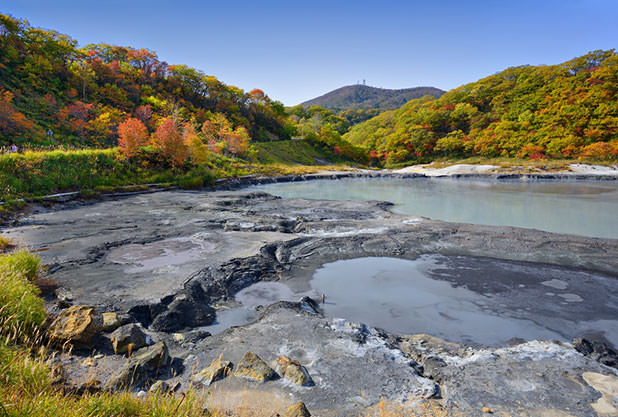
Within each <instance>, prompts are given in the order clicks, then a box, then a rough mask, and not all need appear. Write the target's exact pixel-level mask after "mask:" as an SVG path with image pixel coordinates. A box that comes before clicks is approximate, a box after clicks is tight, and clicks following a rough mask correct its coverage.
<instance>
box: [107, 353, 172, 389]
mask: <svg viewBox="0 0 618 417" xmlns="http://www.w3.org/2000/svg"><path fill="white" fill-rule="evenodd" d="M170 363H171V358H170V356H169V353H168V351H167V346H166V345H165V343H164V342H158V343H155V344H154V345H152V346H148V347H144V348H141V349H139V350H138V351H137V352H134V353H133V355H131V357H130V359H129V360H128V361H127V363H126V364H125V365H124V366H123V367H122V368H121V369H120V370H119V371H118V372H117V373H116V374H114V375H113V376H112V377H111V379H110V380H109V381H108V384H107V385H108V387H109V388H115V389H123V388H130V387H134V386H143V385H144V384H145V383H147V382H148V381H149V380H151V379H154V378H155V377H156V376H157V374H159V373H161V371H162V370H163V369H164V368H166V367H167V366H169V365H170Z"/></svg>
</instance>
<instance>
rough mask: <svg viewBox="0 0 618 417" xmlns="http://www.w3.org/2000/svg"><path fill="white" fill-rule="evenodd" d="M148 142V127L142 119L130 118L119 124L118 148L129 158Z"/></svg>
mask: <svg viewBox="0 0 618 417" xmlns="http://www.w3.org/2000/svg"><path fill="white" fill-rule="evenodd" d="M147 143H148V129H146V126H145V125H144V123H142V121H141V120H139V119H135V118H129V119H127V120H125V121H124V122H122V123H120V124H119V125H118V148H119V149H120V150H121V151H122V153H124V155H125V156H126V157H127V158H128V157H130V156H132V155H135V154H136V153H137V151H138V150H139V148H140V146H144V145H146V144H147Z"/></svg>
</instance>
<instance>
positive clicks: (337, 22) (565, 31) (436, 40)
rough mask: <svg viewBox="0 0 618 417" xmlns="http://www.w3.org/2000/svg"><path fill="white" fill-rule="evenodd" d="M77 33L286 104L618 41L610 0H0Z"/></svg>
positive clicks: (617, 14) (617, 13) (445, 79)
mask: <svg viewBox="0 0 618 417" xmlns="http://www.w3.org/2000/svg"><path fill="white" fill-rule="evenodd" d="M0 12H2V13H9V14H12V15H13V16H15V17H19V18H25V19H27V20H29V21H30V23H31V24H32V25H34V26H38V27H43V28H47V29H55V30H58V31H60V32H63V33H66V34H68V35H70V36H72V37H73V38H74V39H76V40H77V41H78V42H79V44H80V45H86V44H88V43H93V42H104V43H109V44H116V45H129V46H133V47H137V48H148V49H152V50H154V51H156V52H157V53H158V55H159V58H161V59H162V60H165V61H167V62H168V63H170V64H187V65H189V66H192V67H195V68H199V69H201V70H203V71H204V72H205V73H207V74H210V75H214V76H216V77H217V78H219V79H220V80H222V81H223V82H225V83H227V84H233V85H236V86H238V87H240V88H243V89H245V90H250V89H252V88H256V87H257V88H261V89H263V90H264V91H265V92H266V93H267V94H268V95H269V96H270V97H271V98H274V99H277V100H281V101H282V102H283V103H285V104H286V105H294V104H298V103H300V102H302V101H304V100H307V99H310V98H313V97H315V96H318V95H321V94H323V93H325V92H328V91H330V90H333V89H335V88H338V87H341V86H344V85H349V84H354V83H356V82H357V81H358V80H363V79H365V80H367V85H373V86H376V87H384V88H405V87H414V86H435V87H439V88H442V89H445V90H448V89H451V88H454V87H457V86H459V85H462V84H465V83H468V82H472V81H476V80H477V79H479V78H482V77H485V76H487V75H491V74H493V73H495V72H498V71H500V70H502V69H505V68H507V67H510V66H515V65H522V64H532V65H538V64H556V63H559V62H563V61H566V60H568V59H571V58H573V57H576V56H580V55H583V54H585V53H586V52H589V51H591V50H596V49H612V48H615V47H618V0H536V1H531V0H494V1H491V0H484V1H482V0H457V1H451V0H446V1H439V0H434V1H413V0H409V1H390V0H373V1H365V0H355V1H337V0H330V1H323V0H310V1H293V0H288V1H279V0H259V1H258V0H255V1H235V0H219V1H210V0H203V1H198V0H194V1H192V0H168V1H157V0H150V1H142V0H123V1H119V0H105V1H100V0H81V1H68V0H39V1H36V0H3V1H2V4H1V5H0Z"/></svg>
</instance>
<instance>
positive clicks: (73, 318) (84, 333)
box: [48, 306, 103, 346]
mask: <svg viewBox="0 0 618 417" xmlns="http://www.w3.org/2000/svg"><path fill="white" fill-rule="evenodd" d="M102 329H103V317H102V316H101V314H99V313H97V312H96V311H95V310H94V308H92V307H88V306H72V307H69V308H67V309H66V310H64V311H62V312H61V313H60V314H59V315H58V317H56V319H55V320H54V321H53V323H52V324H51V325H50V326H49V330H48V334H49V338H50V339H51V340H52V341H53V342H54V343H58V344H63V343H66V342H68V343H72V344H76V345H81V346H86V345H88V344H89V343H90V341H91V340H92V338H93V337H94V336H95V335H96V334H97V333H99V332H100V331H101V330H102Z"/></svg>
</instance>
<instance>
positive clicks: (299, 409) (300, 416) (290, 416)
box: [283, 403, 311, 417]
mask: <svg viewBox="0 0 618 417" xmlns="http://www.w3.org/2000/svg"><path fill="white" fill-rule="evenodd" d="M283 417H311V413H309V410H307V407H306V406H305V403H296V404H294V405H291V406H290V407H288V409H287V410H285V413H283Z"/></svg>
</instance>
